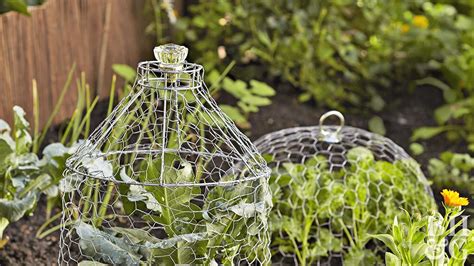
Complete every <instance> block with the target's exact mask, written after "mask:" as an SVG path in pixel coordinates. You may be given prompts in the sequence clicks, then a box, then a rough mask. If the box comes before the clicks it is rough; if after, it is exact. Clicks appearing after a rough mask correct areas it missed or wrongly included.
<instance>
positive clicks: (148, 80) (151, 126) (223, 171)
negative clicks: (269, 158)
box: [59, 44, 271, 265]
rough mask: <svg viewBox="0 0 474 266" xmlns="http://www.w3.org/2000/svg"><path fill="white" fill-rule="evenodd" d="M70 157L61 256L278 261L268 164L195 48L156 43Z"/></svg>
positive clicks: (72, 260)
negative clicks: (215, 92)
mask: <svg viewBox="0 0 474 266" xmlns="http://www.w3.org/2000/svg"><path fill="white" fill-rule="evenodd" d="M154 52H155V57H156V58H157V61H147V62H141V63H139V65H138V68H137V77H136V80H135V84H134V86H133V92H132V93H131V94H130V95H128V96H127V97H125V98H124V99H123V100H122V101H121V102H120V103H119V104H118V106H117V107H116V108H115V109H114V110H113V111H112V113H111V114H110V115H109V116H108V117H107V118H106V119H105V121H103V123H102V124H101V125H99V127H98V128H97V129H96V130H95V131H94V132H93V133H92V134H91V136H90V137H89V138H88V140H86V141H85V142H84V143H83V144H82V145H81V146H80V147H79V148H78V150H77V152H76V153H75V154H73V155H72V156H71V157H70V158H69V159H68V160H67V162H66V165H67V170H66V171H65V173H64V176H65V178H64V180H63V182H62V184H61V185H62V186H63V189H64V191H66V193H64V195H63V219H62V230H61V239H60V254H59V264H60V265H68V264H77V263H83V264H86V263H88V262H91V261H92V262H97V263H107V264H113V265H176V264H193V265H195V264H204V265H217V264H219V265H220V264H223V265H234V264H237V265H250V264H253V265H260V264H267V263H268V262H269V261H270V250H269V248H268V245H269V234H268V225H267V217H268V212H269V209H270V207H271V194H270V192H269V187H268V180H267V179H268V177H269V174H270V170H269V168H268V167H267V166H266V162H265V160H264V159H263V158H262V157H261V155H260V154H259V153H258V152H257V150H256V149H255V147H254V146H253V144H252V143H251V142H250V141H249V140H248V138H247V137H246V136H245V135H243V134H242V133H241V132H240V131H239V130H238V129H237V128H236V126H235V125H234V123H233V122H232V121H231V120H230V119H229V118H228V117H227V116H226V115H225V114H223V112H222V111H221V110H220V109H219V108H218V106H217V105H216V103H215V102H214V100H213V99H212V98H211V96H210V95H209V93H208V91H207V88H206V86H205V83H204V82H203V74H204V73H203V72H204V71H203V67H202V66H201V65H198V64H193V63H188V62H186V61H185V58H186V55H187V48H185V47H183V46H177V45H172V44H169V45H163V46H159V47H157V48H155V50H154Z"/></svg>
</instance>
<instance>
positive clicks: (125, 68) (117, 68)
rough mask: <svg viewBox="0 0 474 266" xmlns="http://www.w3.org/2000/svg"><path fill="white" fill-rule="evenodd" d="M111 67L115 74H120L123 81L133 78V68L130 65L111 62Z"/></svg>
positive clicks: (134, 73) (129, 80)
mask: <svg viewBox="0 0 474 266" xmlns="http://www.w3.org/2000/svg"><path fill="white" fill-rule="evenodd" d="M112 69H113V70H114V72H115V73H117V75H119V76H121V77H122V78H123V79H125V81H127V82H131V81H133V80H134V79H135V75H136V74H137V73H136V72H135V69H133V68H132V67H130V66H129V65H124V64H113V65H112Z"/></svg>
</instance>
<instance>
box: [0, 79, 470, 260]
mask: <svg viewBox="0 0 474 266" xmlns="http://www.w3.org/2000/svg"><path fill="white" fill-rule="evenodd" d="M388 99H400V100H399V102H393V103H389V104H388V107H387V108H386V111H384V112H382V113H380V114H378V115H379V116H380V117H382V118H383V120H384V122H385V127H386V130H387V132H388V133H387V137H388V138H391V139H392V140H393V141H395V142H396V143H398V144H399V145H401V146H402V147H403V148H405V150H407V151H408V146H409V144H410V136H411V134H412V130H413V129H415V128H417V127H420V126H429V125H435V121H434V120H433V111H434V109H435V108H436V107H437V106H439V105H441V104H442V102H443V101H442V95H441V94H440V93H439V91H438V90H435V89H429V88H420V89H417V90H416V91H415V92H414V93H413V94H412V95H405V96H403V97H402V98H400V97H398V96H397V97H388ZM218 101H219V102H223V103H226V102H229V103H230V102H231V101H232V100H231V99H227V98H226V97H222V98H221V99H219V100H218ZM314 106H315V103H300V102H298V101H297V92H296V91H295V90H292V89H290V88H287V87H285V86H281V88H279V89H278V94H277V95H276V96H275V97H274V98H273V104H272V105H270V106H267V107H264V108H261V110H260V112H258V113H256V114H252V115H251V117H250V123H251V124H252V125H253V127H252V128H251V129H250V130H249V132H247V133H248V135H249V136H250V138H251V139H252V140H256V139H257V138H259V137H260V136H262V135H264V134H266V133H270V132H272V131H275V130H279V129H284V128H288V127H296V126H312V125H317V124H318V121H319V117H320V116H321V115H322V114H323V113H324V112H326V111H327V109H322V108H315V107H314ZM106 109H107V102H106V101H104V102H102V104H100V105H99V106H98V108H97V109H96V111H95V113H94V114H93V117H94V121H92V122H93V125H95V126H97V125H98V123H100V121H101V120H102V119H104V118H105V117H104V116H105V112H106ZM345 117H346V124H347V125H351V126H354V127H360V128H364V129H366V128H367V124H368V123H367V122H368V119H369V118H370V116H369V115H367V114H365V115H364V114H348V113H346V114H345ZM54 135H57V134H55V132H51V134H50V136H54ZM49 141H51V142H52V141H56V140H55V139H54V138H52V137H50V138H49ZM421 143H422V144H423V145H424V146H425V152H424V153H423V154H422V155H421V156H419V157H416V159H417V160H418V161H419V162H420V163H421V164H422V165H423V166H424V167H426V165H427V162H428V160H429V158H432V157H435V156H437V155H438V154H439V153H440V152H442V151H445V150H453V151H461V152H462V151H464V149H465V148H463V147H464V145H462V143H459V144H453V143H448V142H446V141H445V140H444V139H443V138H442V137H437V138H434V139H432V140H429V141H426V142H421ZM437 194H439V193H435V195H436V197H437V198H438V199H439V197H438V195H437ZM38 205H39V206H38V208H37V211H36V215H35V216H28V217H24V218H23V219H21V220H20V221H18V222H16V223H14V224H12V225H10V226H9V227H8V228H7V230H6V232H5V236H7V237H9V238H10V241H9V243H8V244H7V245H6V246H5V247H4V249H3V250H0V265H1V266H3V265H5V266H6V265H28V266H30V265H35V266H36V265H38V266H39V265H57V256H58V251H59V243H58V241H59V233H58V232H55V233H53V234H52V235H50V236H48V237H46V238H44V239H37V238H36V237H35V234H36V231H37V229H38V228H39V226H41V225H42V223H43V222H44V215H43V214H44V213H45V201H44V199H43V200H42V201H40V202H39V204H38Z"/></svg>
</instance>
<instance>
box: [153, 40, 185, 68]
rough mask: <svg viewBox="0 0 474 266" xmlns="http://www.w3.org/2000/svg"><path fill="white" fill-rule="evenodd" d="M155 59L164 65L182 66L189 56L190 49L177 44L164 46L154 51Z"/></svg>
mask: <svg viewBox="0 0 474 266" xmlns="http://www.w3.org/2000/svg"><path fill="white" fill-rule="evenodd" d="M153 52H154V53H155V58H156V60H158V62H160V63H161V64H163V65H171V66H172V65H181V64H183V63H184V61H185V60H186V56H188V48H186V47H184V46H181V45H177V44H172V43H170V44H163V45H160V46H157V47H155V49H153Z"/></svg>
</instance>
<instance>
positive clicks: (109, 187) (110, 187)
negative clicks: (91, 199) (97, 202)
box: [94, 182, 115, 227]
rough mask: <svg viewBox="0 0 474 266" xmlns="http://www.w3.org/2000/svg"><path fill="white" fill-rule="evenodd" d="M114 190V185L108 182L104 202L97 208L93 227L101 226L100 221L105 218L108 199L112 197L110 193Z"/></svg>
mask: <svg viewBox="0 0 474 266" xmlns="http://www.w3.org/2000/svg"><path fill="white" fill-rule="evenodd" d="M114 188H115V184H114V183H113V182H109V183H108V184H107V192H106V193H105V196H104V200H103V201H102V204H101V206H100V208H99V217H98V219H97V220H96V221H95V223H94V224H95V226H96V227H99V226H100V225H101V224H102V220H103V218H104V217H105V212H106V211H107V207H108V206H109V202H110V198H111V197H112V192H113V190H114Z"/></svg>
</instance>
